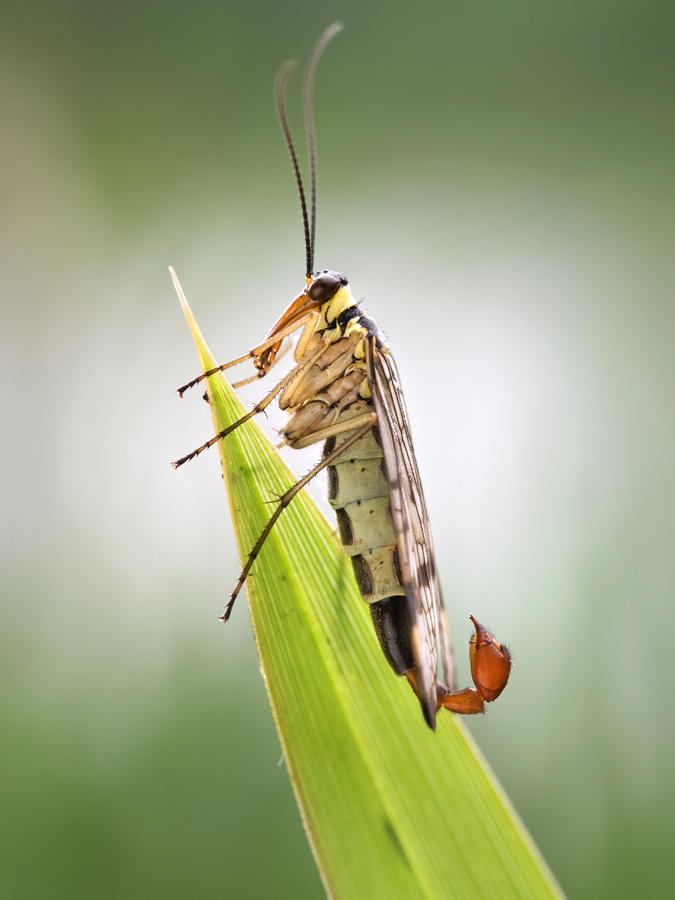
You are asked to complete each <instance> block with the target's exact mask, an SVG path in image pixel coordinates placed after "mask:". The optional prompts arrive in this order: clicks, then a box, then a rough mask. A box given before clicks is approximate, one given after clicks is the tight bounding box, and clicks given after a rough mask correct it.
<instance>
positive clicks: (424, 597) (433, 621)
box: [368, 339, 454, 728]
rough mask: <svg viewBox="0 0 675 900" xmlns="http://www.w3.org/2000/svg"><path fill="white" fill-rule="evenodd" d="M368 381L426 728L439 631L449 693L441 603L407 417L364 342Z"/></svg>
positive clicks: (395, 381) (383, 356)
mask: <svg viewBox="0 0 675 900" xmlns="http://www.w3.org/2000/svg"><path fill="white" fill-rule="evenodd" d="M368 377H369V382H370V387H371V392H372V395H373V404H374V407H375V412H376V413H377V426H378V429H379V432H380V443H381V446H382V451H383V454H384V472H385V477H386V479H387V483H388V485H389V496H390V505H391V512H392V519H393V522H394V530H395V532H396V541H397V545H398V551H399V558H400V562H401V574H402V577H403V586H404V588H405V592H406V596H407V598H408V609H409V613H410V621H411V626H412V645H413V653H414V655H415V663H416V669H417V682H418V693H419V697H420V703H421V704H422V710H423V712H424V716H425V718H426V720H427V722H428V724H429V725H430V726H431V727H432V728H434V727H435V721H436V669H437V665H436V639H437V634H439V633H440V647H441V658H442V662H443V670H444V671H443V674H444V677H445V679H446V682H447V683H448V685H449V687H451V688H453V689H454V668H453V663H452V655H451V651H450V638H449V634H448V628H447V620H446V616H445V611H444V609H443V602H442V599H441V594H440V590H439V586H438V579H437V577H436V566H435V562H434V550H433V542H432V539H431V529H430V527H429V517H428V514H427V508H426V503H425V502H424V494H423V492H422V484H421V482H420V476H419V471H418V469H417V462H416V460H415V452H414V450H413V444H412V437H411V435H410V424H409V421H408V413H407V410H406V408H405V402H404V400H403V393H402V391H401V386H400V382H399V378H398V372H397V370H396V364H395V363H394V360H393V359H392V357H391V355H390V354H389V353H384V352H382V351H381V350H378V349H377V347H376V346H375V340H374V339H372V340H371V341H369V342H368Z"/></svg>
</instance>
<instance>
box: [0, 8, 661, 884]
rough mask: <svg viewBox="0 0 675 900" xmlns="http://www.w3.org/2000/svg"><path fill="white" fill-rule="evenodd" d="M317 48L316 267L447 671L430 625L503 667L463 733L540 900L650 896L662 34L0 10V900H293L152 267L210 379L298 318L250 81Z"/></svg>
mask: <svg viewBox="0 0 675 900" xmlns="http://www.w3.org/2000/svg"><path fill="white" fill-rule="evenodd" d="M338 18H339V19H341V20H343V21H344V22H345V26H346V27H345V31H344V33H343V34H341V35H339V36H338V38H336V40H335V42H334V43H333V45H332V46H331V47H330V48H329V50H328V51H327V53H326V57H325V58H324V60H323V62H322V65H321V68H320V70H319V73H318V79H317V87H316V121H317V130H318V142H319V178H320V205H319V224H318V240H317V259H316V265H317V267H321V268H323V267H329V268H336V269H338V270H340V271H342V272H344V273H345V274H346V275H347V276H348V277H349V279H350V282H351V284H352V286H353V289H354V291H355V293H356V295H357V296H358V297H359V298H361V297H362V298H364V305H365V307H366V308H367V309H368V310H369V312H370V313H371V315H373V317H374V318H375V319H376V320H377V321H378V323H379V324H380V326H381V327H382V328H383V329H384V330H385V331H386V332H387V334H388V335H389V337H390V343H391V345H392V347H393V349H394V351H395V353H396V357H397V359H398V362H399V367H400V369H401V372H402V378H403V383H404V386H405V388H406V396H407V400H408V405H409V408H410V412H411V418H412V424H413V430H414V433H415V438H416V447H417V451H418V456H419V460H420V465H421V469H422V476H423V480H424V483H425V487H426V492H427V497H428V500H429V505H430V511H431V516H432V523H433V527H434V532H435V539H436V546H437V551H438V556H439V566H440V569H441V575H442V580H443V584H444V590H445V595H446V602H447V603H448V605H449V607H450V614H451V621H452V623H453V626H454V631H455V643H456V645H457V647H458V649H459V660H460V669H461V673H462V678H463V681H466V682H468V679H469V675H468V666H467V658H466V651H465V645H464V638H465V637H466V638H468V636H469V632H470V627H469V622H468V615H469V613H475V614H476V615H477V616H478V617H479V618H480V619H481V620H482V621H484V622H485V623H486V624H487V625H488V626H489V627H490V628H491V629H492V630H493V631H494V632H495V633H496V634H497V636H498V637H499V638H500V639H501V640H505V641H507V642H509V643H510V645H511V647H512V649H513V652H514V656H515V660H516V667H515V670H514V674H513V678H512V683H511V685H510V686H509V689H508V691H507V692H506V693H505V694H504V695H503V697H502V698H501V699H500V701H499V703H497V704H495V707H494V708H493V709H491V710H490V713H489V715H488V716H486V717H485V718H483V719H481V720H480V721H471V722H470V723H469V725H470V728H471V731H472V732H473V734H474V735H475V737H476V739H477V741H478V743H479V745H480V747H481V748H482V750H483V751H484V753H485V755H486V756H487V758H488V760H489V762H490V764H491V766H492V767H493V769H494V770H495V772H496V774H497V775H498V777H499V778H500V780H501V781H502V783H503V785H504V786H505V788H506V790H507V792H508V793H509V795H510V797H511V798H512V800H513V803H514V805H515V807H516V809H517V810H518V812H519V813H520V814H521V816H522V817H523V819H524V821H525V823H526V825H527V826H528V827H529V829H530V830H531V832H532V834H533V836H534V838H535V840H536V841H537V843H538V844H539V846H540V848H541V850H542V852H543V853H544V855H545V857H546V859H547V860H548V862H549V863H550V865H551V867H552V869H553V871H554V873H555V874H556V876H557V878H558V879H559V880H560V882H561V884H562V886H563V888H564V889H565V890H566V891H567V893H568V895H569V897H570V898H578V900H581V898H613V900H617V898H634V897H638V896H649V897H652V898H657V897H670V896H672V881H673V877H674V876H675V864H674V862H673V854H672V849H671V848H672V841H673V836H674V834H673V815H672V810H673V808H674V801H675V798H674V796H673V793H674V791H673V788H674V786H675V772H674V769H673V764H672V760H673V754H674V752H675V747H674V746H673V745H674V741H673V716H672V711H671V710H672V699H671V696H670V691H671V682H672V672H673V667H672V664H671V658H672V652H671V650H670V646H669V644H670V641H671V638H670V634H671V633H672V629H673V624H674V623H673V618H674V615H673V602H672V600H673V588H674V585H675V552H673V546H672V545H673V534H674V530H675V529H674V527H673V525H674V523H673V518H674V510H675V490H674V489H675V467H674V465H673V461H674V456H675V453H674V451H675V425H674V423H673V412H674V402H673V400H674V396H675V394H674V391H675V363H674V358H673V341H674V335H673V326H674V324H675V316H674V306H673V296H672V293H673V292H672V282H673V268H674V266H673V259H674V257H673V251H672V246H673V231H674V228H673V224H674V223H673V199H674V198H673V187H674V179H673V150H674V146H673V145H674V143H675V140H674V139H675V127H674V124H673V114H672V97H673V88H674V86H675V84H674V82H675V58H674V55H673V50H672V36H673V30H674V28H675V7H673V5H672V4H667V3H658V2H654V0H643V2H641V3H637V2H625V0H623V2H622V0H618V2H617V0H613V2H608V0H584V2H581V0H571V2H567V3H564V4H562V3H546V2H544V3H542V2H541V0H537V2H534V0H512V2H504V0H483V2H477V3H459V2H456V0H450V2H447V0H446V2H431V0H422V2H420V0H418V2H417V3H415V4H412V3H404V2H400V0H398V2H391V0H390V2H383V0H372V2H358V3H357V2H354V0H350V2H301V0H290V2H286V3H279V4H273V3H264V2H255V0H251V2H248V3H240V2H239V3H234V2H228V0H224V2H221V3H214V2H209V0H192V2H191V3H176V2H163V3H159V2H157V0H135V2H133V3H131V2H119V3H114V4H99V3H93V2H91V0H71V2H66V0H64V2H60V3H47V2H44V0H42V2H40V0H37V2H25V0H24V2H18V0H5V2H4V3H3V5H2V10H1V11H0V24H1V27H0V73H1V75H0V109H1V111H2V132H3V135H2V141H1V143H0V185H1V187H0V190H1V192H2V202H1V204H0V228H1V229H2V237H1V240H0V256H1V261H0V279H1V291H2V301H3V303H2V323H1V326H0V342H1V343H0V346H1V352H0V358H1V365H2V375H3V385H4V390H3V392H2V404H3V411H2V422H3V423H4V426H5V427H4V428H3V439H2V444H3V451H4V452H3V465H2V509H3V512H4V515H3V517H2V518H3V537H2V548H1V551H0V552H1V553H2V561H3V567H2V595H3V614H2V629H1V632H0V668H1V671H2V681H1V686H0V706H1V708H2V718H3V724H2V730H1V738H0V740H1V742H2V746H1V751H0V758H1V763H0V805H1V807H2V812H3V815H2V825H1V826H0V827H1V828H2V838H3V839H2V850H1V852H2V860H1V863H0V892H1V894H2V896H3V897H6V898H8V900H28V898H30V900H32V898H40V900H41V898H45V900H52V898H68V900H77V898H83V900H84V898H87V900H89V898H92V897H96V898H125V900H126V898H139V900H141V898H142V900H149V898H153V897H162V898H163V900H172V898H176V900H179V898H180V900H182V898H185V897H190V898H200V900H201V898H221V897H226V898H262V897H270V896H271V897H275V898H294V900H296V898H297V900H300V898H319V897H321V896H323V893H322V888H321V885H320V881H319V878H318V875H317V874H316V871H315V868H314V863H313V861H312V858H311V855H310V851H309V849H308V847H307V844H306V840H305V837H304V834H303V831H302V827H301V824H300V820H299V816H298V813H297V810H296V808H295V803H294V800H293V796H292V793H291V790H290V787H289V784H288V778H287V774H286V771H285V767H284V765H283V764H282V763H281V762H280V756H281V751H280V748H279V744H278V741H277V738H276V735H275V731H274V727H273V724H272V721H271V715H270V712H269V709H268V705H267V700H266V697H265V694H264V690H263V686H262V680H261V678H260V676H259V673H258V662H257V658H256V654H255V648H254V645H253V640H252V636H251V632H250V627H249V624H248V619H247V616H246V609H245V604H244V603H240V606H239V608H238V609H237V610H236V613H235V616H234V619H233V621H232V622H231V623H230V625H228V627H227V628H226V629H225V628H223V627H222V626H219V625H218V623H217V621H216V616H217V614H218V613H220V611H221V610H222V607H223V602H224V599H225V597H226V595H227V593H228V592H229V589H230V588H231V586H232V584H233V582H234V579H235V578H236V574H237V571H238V563H237V559H236V554H235V548H234V539H233V536H232V532H231V525H230V522H229V515H228V511H227V504H226V498H225V494H224V491H223V490H222V487H221V484H222V482H221V480H220V477H219V470H218V460H217V458H216V455H215V454H214V453H211V454H206V455H205V456H204V457H201V458H200V460H199V461H198V462H196V463H193V464H191V465H190V466H189V467H187V468H186V469H184V470H181V471H180V472H178V473H174V472H173V471H172V470H171V469H170V467H169V465H168V463H169V460H171V459H175V458H176V457H177V456H180V455H182V454H183V453H184V452H187V451H188V450H191V449H192V448H193V447H194V446H196V445H197V444H198V443H201V441H202V440H203V439H205V438H206V437H208V435H209V429H210V428H211V424H210V415H209V411H208V409H207V408H206V406H205V404H203V403H202V402H201V400H200V399H199V396H198V395H197V394H196V393H195V394H194V395H193V396H189V397H187V398H186V399H185V400H184V401H182V402H181V401H179V400H178V399H177V397H176V395H175V393H174V389H175V387H176V386H177V385H179V384H181V383H183V382H184V381H186V380H187V379H189V378H190V377H192V376H193V375H194V374H195V373H196V370H197V363H196V356H195V353H194V350H193V347H192V344H191V340H190V338H189V335H188V332H187V328H186V327H185V324H184V321H183V320H182V315H181V313H180V309H179V306H178V302H177V300H176V298H175V296H174V294H173V290H172V288H171V284H170V280H169V276H168V273H167V266H168V265H169V264H172V265H173V266H174V267H175V268H176V270H177V272H178V274H179V276H180V277H181V279H182V281H183V285H184V287H185V290H186V293H187V295H188V298H189V299H190V301H191V303H192V306H193V308H194V310H195V313H196V315H197V318H198V320H199V322H200V324H201V326H202V329H203V331H204V333H205V334H206V336H207V339H208V340H209V342H210V344H211V346H212V349H213V351H214V352H215V353H216V355H217V356H219V357H220V358H222V359H229V358H231V357H233V356H235V355H239V354H240V353H241V352H242V350H244V349H246V348H247V347H250V346H252V345H253V344H254V343H255V342H256V341H258V340H259V339H260V338H261V337H262V336H263V335H264V333H265V332H266V331H267V329H268V327H269V326H270V325H271V323H272V322H273V321H274V319H275V318H276V316H277V315H278V313H279V311H280V310H281V309H282V307H283V306H284V305H285V304H286V303H287V302H288V301H289V299H290V298H291V297H292V296H294V295H295V293H296V292H297V291H298V290H299V289H300V288H301V286H302V284H303V274H304V251H303V245H302V233H301V224H300V217H299V211H298V203H297V197H296V194H295V189H294V185H293V180H292V176H291V171H290V166H289V163H288V159H287V154H286V151H285V149H284V146H283V143H282V139H281V136H280V133H279V128H278V124H277V121H276V117H275V113H274V109H273V103H272V84H273V79H274V76H275V73H276V71H277V70H278V68H279V66H280V64H281V63H282V62H283V61H284V60H285V59H287V58H289V57H291V56H297V57H299V58H300V59H306V57H307V54H308V52H309V50H310V49H311V47H312V45H313V43H314V41H315V40H316V39H317V37H318V36H319V34H320V33H321V32H322V31H323V29H324V28H325V27H326V26H327V25H328V24H330V23H331V22H332V21H334V20H335V19H338ZM289 106H290V114H291V117H292V120H293V123H294V125H295V130H296V134H297V135H298V136H300V127H299V126H300V109H301V107H300V79H299V78H298V77H297V76H295V78H294V79H293V80H292V82H291V85H290V89H289ZM242 377H243V376H242ZM244 393H245V396H246V399H247V402H250V401H251V399H252V398H254V397H258V396H260V395H261V393H262V388H261V386H260V385H258V386H257V387H255V388H247V389H246V390H245V392H244ZM271 421H272V425H274V424H275V423H276V422H277V421H278V419H274V418H272V420H271ZM311 458H312V453H311V452H309V453H308V454H307V455H306V456H305V457H303V456H301V455H297V458H294V456H293V455H291V457H290V460H291V464H292V465H293V467H294V469H295V471H297V472H298V473H303V472H304V471H305V470H306V467H307V466H308V465H309V460H310V459H311ZM317 490H318V492H319V495H320V493H321V486H320V485H319V486H318V488H317ZM329 776H330V773H327V777H329Z"/></svg>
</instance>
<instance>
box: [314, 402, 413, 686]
mask: <svg viewBox="0 0 675 900" xmlns="http://www.w3.org/2000/svg"><path fill="white" fill-rule="evenodd" d="M361 407H363V409H362V408H361ZM368 408H370V402H369V401H366V400H361V401H359V402H358V403H355V404H352V405H351V406H350V408H349V410H345V413H344V414H343V415H344V418H345V419H347V418H351V417H352V416H356V415H359V414H361V413H362V412H365V411H367V409H368ZM341 418H342V417H341ZM344 439H345V435H340V436H339V437H337V438H333V439H330V440H329V441H327V442H326V447H325V448H324V453H329V452H332V451H333V449H334V448H335V447H339V446H340V443H341V442H342V441H343V440H344ZM328 502H329V503H330V505H331V506H332V507H333V509H334V510H335V515H336V517H337V523H338V529H339V532H340V540H341V541H342V545H343V547H344V549H345V552H346V553H347V555H348V556H349V557H350V559H351V561H352V566H353V569H354V576H355V578H356V583H357V585H358V588H359V591H360V592H361V596H362V597H363V599H364V600H365V601H366V603H368V604H369V608H370V614H371V618H372V620H373V625H374V627H375V632H376V634H377V636H378V639H379V641H380V646H381V647H382V651H383V653H384V655H385V657H386V659H387V661H388V662H389V665H390V666H391V667H392V669H394V671H395V672H396V673H397V674H398V675H402V674H403V673H404V672H406V671H407V670H408V669H411V668H412V667H413V666H414V659H413V653H412V647H411V644H410V618H409V614H408V601H407V598H406V596H405V591H404V589H403V586H402V583H401V569H400V564H399V558H398V550H397V548H396V534H395V532H394V525H393V522H392V518H391V512H390V510H389V488H388V486H387V482H386V480H385V477H384V473H383V471H382V448H381V447H380V445H379V444H378V442H377V440H376V433H375V431H374V430H371V431H369V432H368V434H366V435H365V436H364V437H362V438H361V439H360V440H359V441H357V442H356V443H355V444H352V446H351V447H349V448H348V449H347V450H346V452H345V455H344V456H343V457H338V459H337V461H336V462H335V463H334V464H333V465H331V466H329V467H328Z"/></svg>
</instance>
